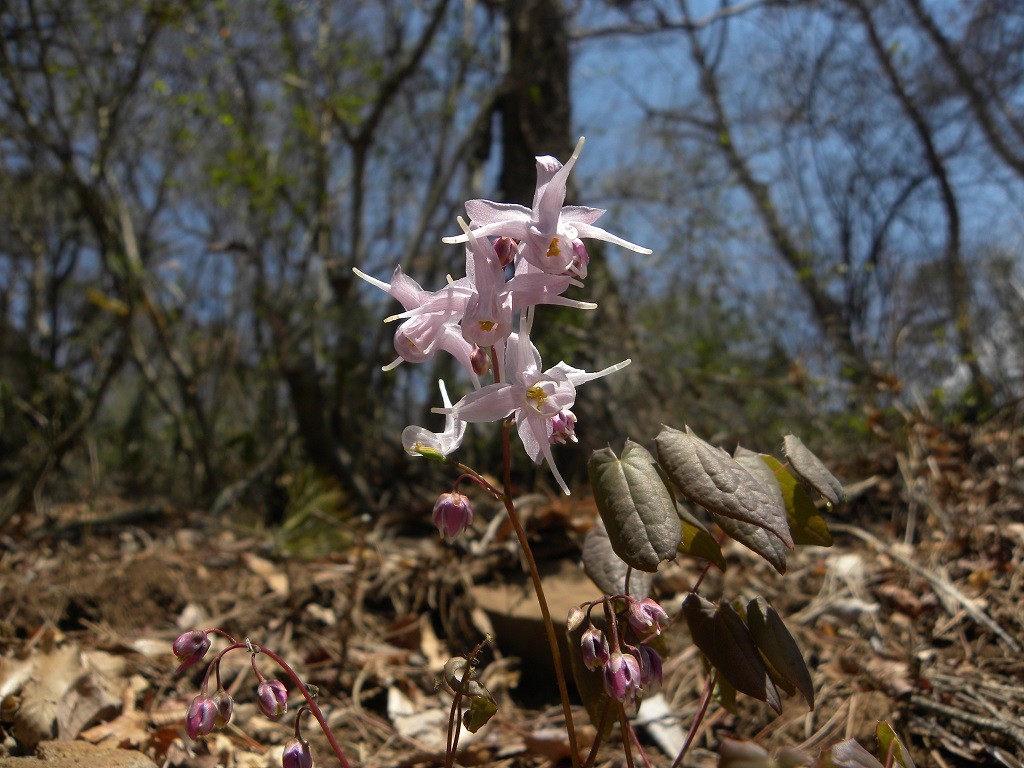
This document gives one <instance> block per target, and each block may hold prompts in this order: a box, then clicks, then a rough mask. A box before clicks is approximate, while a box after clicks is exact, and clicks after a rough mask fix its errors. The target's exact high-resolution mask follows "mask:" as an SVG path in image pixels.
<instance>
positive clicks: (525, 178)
mask: <svg viewBox="0 0 1024 768" xmlns="http://www.w3.org/2000/svg"><path fill="white" fill-rule="evenodd" d="M506 19H507V23H508V53H509V64H508V72H507V74H506V77H505V82H506V83H507V85H508V92H507V93H506V94H505V95H504V96H503V97H502V98H501V100H500V102H499V104H498V111H499V112H500V113H501V126H502V147H501V150H502V151H501V181H500V184H501V197H502V199H503V200H504V201H506V202H512V203H522V204H524V205H529V204H530V203H531V202H532V200H533V191H534V188H535V187H536V184H537V176H536V173H535V170H534V169H535V167H536V165H535V163H534V157H536V156H537V155H553V156H555V157H559V158H567V157H568V156H569V155H570V154H571V153H572V146H573V141H572V136H571V135H570V130H571V122H570V121H571V104H570V100H569V32H568V29H567V28H566V14H565V9H564V8H563V7H562V3H561V2H560V0H510V1H509V2H508V3H507V5H506Z"/></svg>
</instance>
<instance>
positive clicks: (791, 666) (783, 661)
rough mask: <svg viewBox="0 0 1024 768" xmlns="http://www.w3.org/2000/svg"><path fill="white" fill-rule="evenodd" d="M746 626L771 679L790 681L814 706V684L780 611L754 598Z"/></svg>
mask: <svg viewBox="0 0 1024 768" xmlns="http://www.w3.org/2000/svg"><path fill="white" fill-rule="evenodd" d="M747 628H748V629H749V630H750V634H751V635H752V636H753V638H754V643H755V644H756V645H757V649H758V650H759V651H760V652H761V655H762V656H763V657H764V660H765V662H766V663H767V666H768V672H769V674H772V679H774V680H775V682H776V683H778V684H780V685H781V684H782V682H781V681H782V680H785V681H787V682H788V683H791V684H792V685H793V686H794V687H795V688H796V690H798V691H800V695H801V696H803V697H804V699H805V700H806V701H807V706H809V707H810V708H811V709H814V683H813V681H812V680H811V673H810V672H809V671H808V670H807V665H806V664H805V663H804V657H803V655H802V654H801V653H800V648H799V646H797V644H796V640H794V639H793V636H792V635H791V634H790V633H789V630H788V629H786V625H785V624H784V623H783V621H782V619H781V617H780V616H779V614H778V612H776V610H775V609H774V608H772V607H771V606H770V605H768V603H767V601H765V600H764V598H760V597H759V598H755V599H754V600H751V601H750V602H749V603H747ZM773 673H774V674H773ZM776 675H778V676H779V677H778V678H776ZM779 678H781V680H780V679H779Z"/></svg>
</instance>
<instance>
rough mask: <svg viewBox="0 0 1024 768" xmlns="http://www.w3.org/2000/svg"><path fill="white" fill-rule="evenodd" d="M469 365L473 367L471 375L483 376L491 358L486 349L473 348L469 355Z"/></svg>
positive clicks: (489, 365)
mask: <svg viewBox="0 0 1024 768" xmlns="http://www.w3.org/2000/svg"><path fill="white" fill-rule="evenodd" d="M469 364H470V365H471V366H473V373H475V374H476V375H477V376H483V375H484V374H485V373H487V371H488V369H489V368H490V367H491V357H490V355H488V354H487V350H486V349H483V348H481V347H477V346H474V347H473V351H472V352H471V353H470V354H469Z"/></svg>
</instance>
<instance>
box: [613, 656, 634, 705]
mask: <svg viewBox="0 0 1024 768" xmlns="http://www.w3.org/2000/svg"><path fill="white" fill-rule="evenodd" d="M640 687H641V686H640V664H639V663H638V662H637V660H636V657H634V656H633V655H632V654H629V653H619V652H615V653H612V654H611V655H610V656H609V657H608V661H607V663H606V664H605V665H604V689H605V691H606V692H607V693H608V695H609V696H611V697H612V698H613V699H615V700H616V701H622V702H630V701H632V700H633V699H634V698H635V697H636V693H637V691H639V690H640Z"/></svg>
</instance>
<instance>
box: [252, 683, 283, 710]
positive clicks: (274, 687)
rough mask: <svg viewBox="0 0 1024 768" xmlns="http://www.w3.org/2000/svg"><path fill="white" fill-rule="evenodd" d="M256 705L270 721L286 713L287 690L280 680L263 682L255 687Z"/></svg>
mask: <svg viewBox="0 0 1024 768" xmlns="http://www.w3.org/2000/svg"><path fill="white" fill-rule="evenodd" d="M256 704H257V705H258V706H259V708H260V712H262V713H263V714H264V715H266V716H267V717H268V718H269V719H271V720H279V719H280V718H281V715H283V714H284V713H285V712H287V711H288V689H287V688H285V687H284V683H282V682H281V681H280V680H264V681H262V682H261V683H260V684H259V685H258V686H257V687H256Z"/></svg>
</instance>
